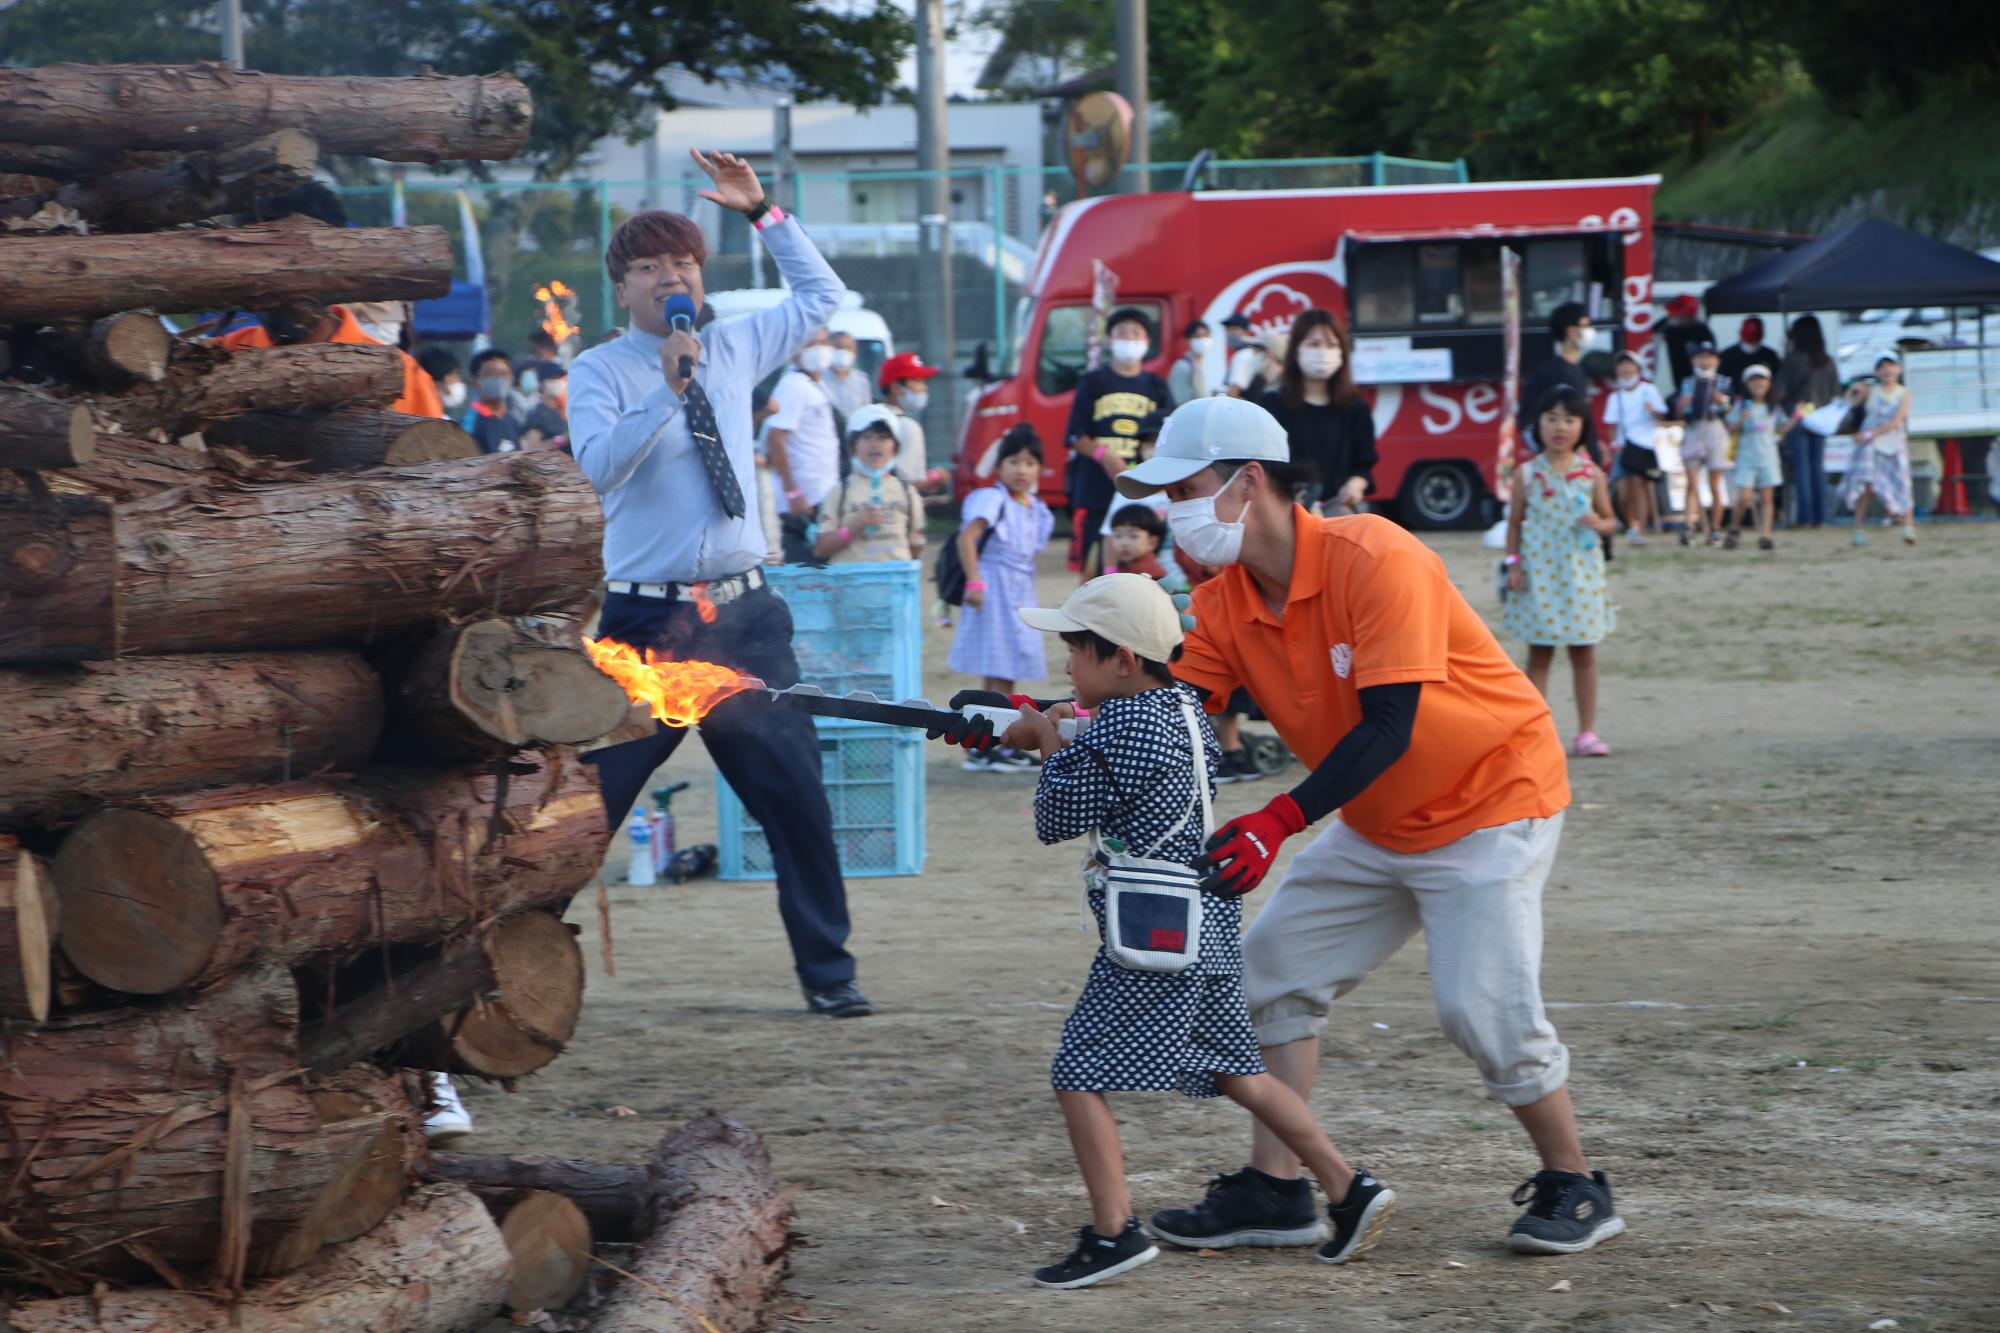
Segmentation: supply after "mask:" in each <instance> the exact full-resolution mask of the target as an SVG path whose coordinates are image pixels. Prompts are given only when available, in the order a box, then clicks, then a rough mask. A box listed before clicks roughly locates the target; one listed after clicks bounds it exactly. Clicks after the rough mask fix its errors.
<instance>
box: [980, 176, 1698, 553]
mask: <svg viewBox="0 0 2000 1333" xmlns="http://www.w3.org/2000/svg"><path fill="white" fill-rule="evenodd" d="M1658 184H1659V177H1657V176H1642V177H1631V178H1623V179H1610V180H1567V181H1501V182H1492V183H1479V184H1450V185H1410V186H1373V187H1360V188H1353V189H1325V190H1243V191H1232V190H1220V191H1206V192H1204V191H1195V192H1192V193H1179V194H1125V195H1110V196H1106V197H1103V198H1097V199H1086V200H1082V201H1079V202H1077V203H1073V204H1070V205H1069V206H1068V207H1066V208H1064V209H1063V210H1062V211H1061V212H1060V213H1059V214H1057V216H1056V218H1055V220H1054V221H1053V222H1052V223H1051V224H1050V225H1049V228H1048V230H1047V231H1046V232H1045V233H1044V234H1043V236H1042V242H1041V246H1040V249H1039V250H1038V251H1037V253H1036V257H1035V264H1034V268H1033V270H1032V272H1031V275H1030V278H1029V283H1028V294H1027V295H1026V296H1025V297H1024V298H1023V299H1022V301H1021V304H1020V308H1019V310H1018V311H1017V314H1016V318H1015V322H1014V327H1013V333H1012V338H1011V343H1012V347H1011V348H1010V351H1009V354H1008V358H1007V362H1006V366H1005V369H1004V370H1003V378H1001V379H999V380H996V381H994V382H992V383H989V384H987V385H986V386H985V387H983V388H982V389H981V390H980V391H979V392H978V393H977V394H976V395H975V396H974V397H973V399H972V401H971V403H970V404H969V405H968V407H967V410H966V412H965V416H964V420H963V424H962V426H961V428H960V435H959V442H958V451H957V453H956V454H955V455H954V462H955V464H956V468H957V480H958V484H959V488H960V490H961V492H963V490H964V489H965V488H966V487H968V486H970V485H976V484H978V482H977V481H976V480H975V479H974V478H973V476H972V472H971V465H972V463H973V462H975V461H976V460H978V458H979V457H980V455H981V454H982V453H983V452H984V451H985V449H986V447H987V445H989V444H990V443H992V442H993V441H994V440H996V439H997V438H999V436H1000V435H1001V434H1003V433H1004V432H1005V431H1006V430H1007V428H1008V427H1010V426H1012V425H1013V424H1014V423H1015V422H1017V421H1024V420H1025V421H1027V422H1029V423H1031V424H1032V425H1033V426H1034V427H1035V429H1036V430H1037V431H1038V432H1040V434H1041V436H1042V439H1043V440H1044V441H1045V442H1046V443H1047V445H1048V446H1049V448H1048V466H1047V468H1046V469H1045V470H1044V473H1043V481H1042V490H1043V498H1044V499H1046V500H1048V501H1049V503H1050V504H1051V505H1055V506H1058V507H1060V506H1061V505H1063V504H1065V503H1066V499H1065V497H1064V494H1063V467H1064V464H1065V463H1066V462H1067V451H1066V450H1064V449H1063V448H1062V444H1063V429H1064V425H1065V423H1066V422H1067V420H1068V416H1069V408H1070V399H1071V397H1072V394H1073V391H1074V389H1075V386H1076V382H1077V380H1078V378H1079V377H1080V376H1081V375H1082V373H1083V370H1084V362H1085V356H1086V349H1087V347H1088V344H1089V340H1090V338H1091V336H1092V335H1093V333H1095V332H1096V331H1097V324H1098V320H1099V319H1100V317H1101V312H1100V311H1099V310H1098V309H1096V308H1095V307H1094V306H1093V304H1092V297H1093V292H1094V290H1095V287H1094V282H1095V268H1094V262H1093V261H1098V262H1102V263H1103V264H1104V265H1105V266H1106V267H1107V268H1109V269H1110V270H1111V272H1112V273H1113V274H1114V275H1115V276H1116V278H1117V283H1118V288H1117V298H1116V304H1117V305H1120V306H1128V305H1129V306H1137V307H1138V308H1139V309H1141V310H1144V311H1146V312H1147V314H1148V315H1150V316H1151V317H1152V319H1153V322H1154V326H1155V327H1156V328H1157V329H1158V330H1159V333H1160V337H1159V338H1158V339H1157V340H1156V344H1155V346H1154V348H1153V352H1152V355H1150V356H1149V357H1148V358H1147V361H1146V365H1147V367H1148V369H1151V370H1156V371H1158V372H1159V373H1161V374H1162V375H1164V374H1166V373H1167V372H1168V370H1169V369H1170V368H1171V367H1172V365H1173V362H1174V360H1175V359H1176V358H1177V357H1179V356H1180V355H1181V354H1182V352H1184V351H1185V350H1186V347H1185V342H1184V340H1183V339H1182V337H1181V330H1182V329H1183V328H1184V327H1185V326H1186V325H1187V324H1188V323H1189V321H1191V320H1194V319H1197V318H1199V319H1202V320H1205V321H1206V322H1207V323H1208V326H1209V328H1210V330H1211V332H1212V333H1213V334H1214V336H1213V337H1212V339H1211V341H1210V347H1209V353H1208V357H1207V360H1206V362H1205V368H1206V370H1207V378H1208V382H1209V383H1210V384H1212V385H1219V384H1221V383H1222V382H1223V380H1224V378H1225V374H1226V362H1227V356H1228V353H1227V350H1226V348H1225V347H1224V345H1223V338H1222V329H1221V321H1222V319H1223V318H1224V317H1225V316H1227V315H1230V314H1232V313H1237V312H1240V313H1242V314H1243V315H1244V316H1245V317H1246V318H1247V319H1248V320H1249V321H1250V325H1251V329H1252V332H1253V333H1254V334H1255V335H1257V336H1259V337H1261V336H1263V335H1265V334H1268V333H1271V332H1273V331H1277V330H1282V329H1289V328H1290V326H1291V322H1292V320H1293V319H1294V318H1296V317H1297V316H1298V315H1299V314H1300V313H1301V312H1302V311H1305V310H1308V309H1311V308H1312V307H1315V306H1320V307H1324V308H1326V309H1330V310H1332V311H1334V312H1335V313H1336V314H1337V315H1339V316H1340V318H1341V319H1342V321H1344V322H1345V323H1346V325H1347V327H1348V329H1349V331H1350V333H1351V334H1352V336H1353V338H1354V369H1355V378H1356V381H1357V382H1358V383H1359V384H1360V385H1361V386H1362V391H1363V393H1364V394H1366V395H1367V397H1368V399H1369V401H1370V404H1371V405H1372V407H1373V409H1374V417H1375V433H1376V436H1377V447H1378V449H1379V450H1380V453H1381V463H1380V465H1379V466H1378V467H1377V468H1376V469H1375V489H1374V491H1373V493H1372V494H1371V497H1370V498H1371V499H1372V500H1374V501H1376V502H1378V503H1380V502H1384V501H1393V502H1394V504H1395V506H1396V509H1397V511H1398V513H1399V515H1400V517H1401V518H1402V519H1403V521H1404V522H1405V523H1407V524H1409V525H1410V526H1412V527H1420V528H1449V527H1463V526H1471V525H1475V524H1478V523H1479V522H1480V521H1481V520H1482V518H1483V517H1485V511H1486V508H1487V507H1486V505H1485V504H1484V501H1485V499H1486V498H1487V497H1488V495H1490V494H1491V491H1492V484H1493V469H1494V462H1495V459H1496V457H1497V448H1496V446H1497V441H1498V429H1499V421H1500V416H1501V414H1502V412H1503V411H1504V407H1503V402H1504V393H1503V389H1502V381H1503V377H1504V373H1505V336H1504V333H1503V330H1502V317H1501V290H1502V283H1501V259H1500V251H1501V247H1502V246H1503V245H1504V246H1507V247H1509V248H1511V249H1513V250H1514V251H1515V253H1517V254H1518V255H1520V257H1521V324H1522V337H1521V362H1520V364H1521V374H1522V377H1523V379H1524V380H1526V379H1528V378H1530V377H1532V376H1533V375H1534V373H1535V371H1536V369H1537V368H1538V367H1539V366H1540V365H1541V364H1542V363H1543V362H1544V361H1545V360H1547V359H1548V356H1549V354H1550V339H1549V332H1548V315H1549V313H1550V312H1551V311H1552V310H1554V309H1555V307H1556V306H1558V305H1560V304H1562V303H1563V302H1565V301H1572V300H1574V301H1581V302H1583V303H1584V304H1585V306H1586V307H1588V308H1589V309H1590V310H1591V311H1592V314H1593V318H1594V322H1595V323H1596V324H1597V326H1598V328H1599V329H1601V330H1607V331H1611V333H1612V337H1611V339H1610V341H1609V342H1608V343H1600V346H1601V347H1602V348H1603V349H1604V350H1605V351H1607V352H1608V351H1610V350H1613V349H1615V348H1621V347H1623V348H1631V349H1632V350H1634V351H1636V352H1638V353H1639V355H1640V356H1641V357H1642V358H1644V359H1645V360H1646V363H1647V364H1648V365H1649V366H1650V364H1651V328H1652V324H1653V319H1654V314H1653V306H1652V301H1651V299H1650V298H1651V295H1652V286H1653V231H1652V224H1653V191H1654V189H1655V187H1656V186H1657V185H1658ZM1591 364H1592V367H1593V368H1594V369H1601V370H1602V371H1603V372H1605V373H1607V374H1608V371H1609V363H1608V360H1599V359H1597V358H1592V363H1591Z"/></svg>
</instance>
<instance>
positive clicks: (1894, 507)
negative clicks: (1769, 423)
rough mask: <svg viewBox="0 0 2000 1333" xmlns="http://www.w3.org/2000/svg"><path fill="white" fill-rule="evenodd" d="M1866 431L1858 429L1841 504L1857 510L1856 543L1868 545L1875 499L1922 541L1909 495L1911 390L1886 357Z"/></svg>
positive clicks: (1868, 403)
mask: <svg viewBox="0 0 2000 1333" xmlns="http://www.w3.org/2000/svg"><path fill="white" fill-rule="evenodd" d="M1862 402H1863V408H1862V417H1861V429H1860V430H1857V431H1855V432H1854V461H1853V462H1851V463H1849V464H1848V465H1847V476H1846V478H1845V479H1844V480H1843V481H1842V482H1841V483H1840V502H1841V503H1842V504H1844V505H1846V506H1848V507H1849V508H1850V509H1852V510H1853V511H1854V538H1853V540H1854V544H1855V545H1856V546H1866V545H1867V544H1868V534H1867V533H1865V532H1863V531H1862V530H1861V525H1862V524H1864V523H1866V522H1867V521H1868V501H1869V499H1870V497H1873V498H1875V499H1879V500H1880V501H1881V502H1882V507H1883V508H1884V509H1887V510H1888V511H1889V514H1890V516H1891V517H1892V518H1894V519H1895V520H1896V521H1897V522H1899V523H1901V524H1902V525H1903V540H1904V541H1905V542H1906V543H1908V544H1909V545H1911V546H1915V545H1916V544H1917V525H1916V523H1915V521H1914V519H1915V505H1914V504H1913V502H1912V501H1911V499H1910V437H1909V435H1908V434H1906V433H1905V430H1904V427H1906V426H1907V425H1908V424H1909V420H1910V389H1909V386H1908V385H1906V384H1904V383H1903V363H1902V362H1901V361H1898V360H1897V359H1896V358H1895V357H1893V356H1885V357H1883V358H1882V359H1881V360H1880V361H1877V362H1876V363H1875V387H1874V388H1873V389H1872V390H1868V391H1867V397H1866V398H1864V399H1863V400H1862Z"/></svg>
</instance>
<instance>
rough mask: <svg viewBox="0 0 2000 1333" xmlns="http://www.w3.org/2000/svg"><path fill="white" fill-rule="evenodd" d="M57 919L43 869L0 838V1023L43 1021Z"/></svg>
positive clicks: (31, 855)
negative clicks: (7, 1020)
mask: <svg viewBox="0 0 2000 1333" xmlns="http://www.w3.org/2000/svg"><path fill="white" fill-rule="evenodd" d="M61 913H62V908H61V906H60V904H59V903H58V902H57V900H56V898H55V895H54V892H53V888H52V886H51V884H50V882H49V868H48V864H47V863H46V862H44V861H43V860H42V859H41V858H40V857H38V856H36V855H35V854H34V853H33V852H28V851H23V850H22V848H21V844H20V843H18V842H16V841H15V840H14V839H12V838H10V837H7V836H6V835H5V834H0V1019H6V1018H18V1019H26V1020H27V1021H28V1022H30V1023H39V1022H41V1021H42V1020H43V1019H45V1018H47V1017H48V1016H49V1000H50V997H51V996H52V995H53V993H54V984H55V966H54V953H53V949H54V945H55V939H56V932H57V930H58V929H59V928H60V925H61Z"/></svg>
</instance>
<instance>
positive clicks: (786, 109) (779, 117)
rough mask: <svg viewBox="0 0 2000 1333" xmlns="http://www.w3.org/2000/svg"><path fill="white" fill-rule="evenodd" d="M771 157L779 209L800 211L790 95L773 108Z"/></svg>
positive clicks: (792, 211) (782, 98) (793, 211)
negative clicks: (773, 165) (793, 158)
mask: <svg viewBox="0 0 2000 1333" xmlns="http://www.w3.org/2000/svg"><path fill="white" fill-rule="evenodd" d="M771 145H772V152H771V157H772V160H773V162H774V163H775V165H776V169H777V170H776V174H777V177H778V179H777V181H776V182H775V184H776V185H777V191H776V197H777V201H778V207H780V208H782V209H784V210H785V211H786V212H787V213H796V212H798V211H799V186H798V181H797V179H796V178H795V176H794V174H793V173H794V171H795V170H796V167H795V164H794V163H793V161H792V99H791V96H790V95H789V94H787V95H785V96H783V97H780V98H779V99H778V104H777V105H776V106H774V107H772V108H771Z"/></svg>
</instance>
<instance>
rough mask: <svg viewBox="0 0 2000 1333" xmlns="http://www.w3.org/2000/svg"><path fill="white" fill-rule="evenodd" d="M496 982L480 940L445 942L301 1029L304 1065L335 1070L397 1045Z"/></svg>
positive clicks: (494, 988)
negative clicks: (421, 959)
mask: <svg viewBox="0 0 2000 1333" xmlns="http://www.w3.org/2000/svg"><path fill="white" fill-rule="evenodd" d="M497 987H498V982H496V981H495V979H494V972H493V960H492V959H491V958H490V957H489V956H488V954H487V952H486V950H485V949H484V948H483V947H482V946H481V944H480V942H479V941H477V940H461V941H458V942H456V943H454V944H451V945H448V946H446V948H445V949H444V950H443V952H442V953H441V954H440V955H439V956H438V957H436V958H434V959H432V960H430V961H429V962H427V963H420V964H418V965H417V966H415V967H413V968H411V969H409V970H408V971H406V972H401V973H398V974H397V975H396V977H395V979H394V980H393V981H392V982H388V983H385V984H383V985H381V986H378V987H377V988H375V989H374V990H372V991H370V992H369V993H368V994H366V995H362V996H359V997H358V998H355V999H353V1000H349V1001H347V1002H346V1003H343V1004H341V1005H339V1006H338V1007H337V1008H335V1009H334V1010H333V1011H332V1012H330V1013H328V1014H326V1015H324V1016H323V1017H322V1018H321V1019H320V1020H319V1021H318V1022H317V1023H314V1024H312V1025H310V1026H308V1027H305V1028H302V1029H301V1030H300V1032H299V1059H300V1060H301V1061H302V1062H303V1063H304V1064H305V1066H306V1068H308V1069H311V1070H315V1071H319V1072H331V1071H333V1070H336V1069H342V1068H345V1067H346V1066H348V1065H351V1064H353V1063H354V1062H356V1061H357V1060H365V1059H367V1058H368V1057H369V1056H371V1055H373V1054H374V1053H375V1052H377V1051H379V1050H382V1049H384V1048H386V1047H389V1046H393V1045H395V1044H396V1043H397V1042H400V1041H401V1040H403V1038H405V1037H407V1036H409V1035H410V1034H411V1033H412V1032H415V1031H416V1030H417V1029H419V1028H425V1027H429V1026H430V1025H432V1024H433V1023H436V1022H438V1021H439V1020H440V1019H442V1018H444V1017H445V1016H446V1015H448V1014H453V1013H456V1012H458V1011H459V1010H461V1009H463V1008H465V1007H466V1006H467V1005H469V1004H471V1003H472V1002H473V1001H474V1000H476V999H478V998H480V997H481V996H482V995H483V994H486V993H488V992H492V991H494V990H496V989H497Z"/></svg>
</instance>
